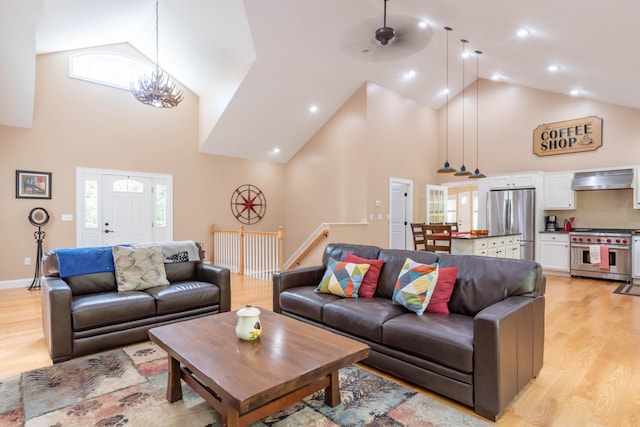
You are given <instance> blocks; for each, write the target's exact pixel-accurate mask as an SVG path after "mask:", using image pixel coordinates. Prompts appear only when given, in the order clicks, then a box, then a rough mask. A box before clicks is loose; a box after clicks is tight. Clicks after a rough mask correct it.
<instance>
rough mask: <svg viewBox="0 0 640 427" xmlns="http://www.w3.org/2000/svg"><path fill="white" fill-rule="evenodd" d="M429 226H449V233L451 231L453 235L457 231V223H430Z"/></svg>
mask: <svg viewBox="0 0 640 427" xmlns="http://www.w3.org/2000/svg"><path fill="white" fill-rule="evenodd" d="M429 225H450V226H451V231H452V232H454V233H455V232H456V231H458V223H457V222H445V223H442V222H432V223H430V224H429Z"/></svg>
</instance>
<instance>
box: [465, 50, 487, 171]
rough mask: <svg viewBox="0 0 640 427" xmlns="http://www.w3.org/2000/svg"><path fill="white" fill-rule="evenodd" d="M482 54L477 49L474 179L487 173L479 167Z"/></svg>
mask: <svg viewBox="0 0 640 427" xmlns="http://www.w3.org/2000/svg"><path fill="white" fill-rule="evenodd" d="M480 55H482V52H480V51H479V50H476V170H475V171H474V172H473V175H471V176H470V177H469V178H472V179H477V178H486V175H485V174H483V173H482V172H480V169H478V157H479V155H478V153H479V152H480V145H479V143H478V141H479V138H478V134H479V133H478V129H479V128H480V126H479V125H478V123H479V120H480V119H479V118H480V113H479V111H480V110H479V108H478V107H479V105H480V101H479V99H480V73H478V69H479V67H478V62H479V61H480Z"/></svg>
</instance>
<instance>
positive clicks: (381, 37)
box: [376, 0, 396, 46]
mask: <svg viewBox="0 0 640 427" xmlns="http://www.w3.org/2000/svg"><path fill="white" fill-rule="evenodd" d="M395 35H396V30H394V29H393V28H391V27H387V0H384V20H383V21H382V27H380V28H378V29H377V30H376V40H378V41H379V42H380V44H381V45H383V46H384V45H387V44H389V40H391V39H393V38H394V37H395Z"/></svg>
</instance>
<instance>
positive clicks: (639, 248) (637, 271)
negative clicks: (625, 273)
mask: <svg viewBox="0 0 640 427" xmlns="http://www.w3.org/2000/svg"><path fill="white" fill-rule="evenodd" d="M632 242H633V244H632V246H631V277H633V283H634V284H638V283H640V236H636V235H634V236H633V238H632Z"/></svg>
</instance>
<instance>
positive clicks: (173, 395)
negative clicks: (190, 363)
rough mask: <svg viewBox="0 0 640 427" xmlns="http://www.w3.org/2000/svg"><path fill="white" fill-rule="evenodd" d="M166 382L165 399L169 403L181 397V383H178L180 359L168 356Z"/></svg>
mask: <svg viewBox="0 0 640 427" xmlns="http://www.w3.org/2000/svg"><path fill="white" fill-rule="evenodd" d="M168 378H169V379H168V383H167V400H168V401H169V402H170V403H173V402H175V401H176V400H180V399H182V385H181V383H180V361H178V360H176V359H174V358H173V357H171V356H169V372H168Z"/></svg>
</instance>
